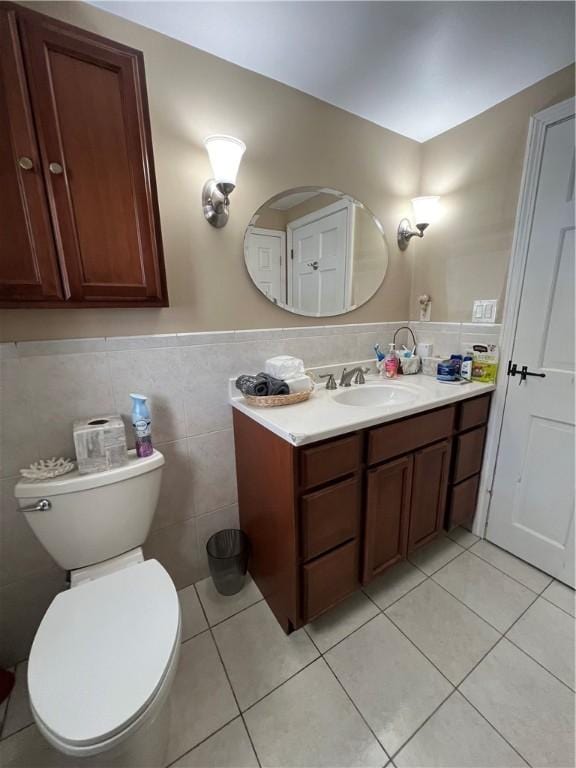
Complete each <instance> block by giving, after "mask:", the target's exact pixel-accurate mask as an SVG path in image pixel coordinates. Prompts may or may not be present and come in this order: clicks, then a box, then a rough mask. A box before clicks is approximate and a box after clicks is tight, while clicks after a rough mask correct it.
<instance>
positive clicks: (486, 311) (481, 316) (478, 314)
mask: <svg viewBox="0 0 576 768" xmlns="http://www.w3.org/2000/svg"><path fill="white" fill-rule="evenodd" d="M497 305H498V301H497V300H496V299H478V300H477V301H475V302H474V306H473V308H472V322H473V323H495V322H496V308H497Z"/></svg>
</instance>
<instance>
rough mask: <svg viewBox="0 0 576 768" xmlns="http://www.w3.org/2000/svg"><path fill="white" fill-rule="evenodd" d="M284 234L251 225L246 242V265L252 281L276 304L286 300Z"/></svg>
mask: <svg viewBox="0 0 576 768" xmlns="http://www.w3.org/2000/svg"><path fill="white" fill-rule="evenodd" d="M285 259H286V235H285V234H284V232H280V231H276V230H274V229H263V228H258V227H251V228H250V231H249V233H248V238H247V242H246V266H247V267H248V272H249V273H250V277H251V278H252V280H253V281H254V283H255V284H256V285H257V286H258V288H259V289H260V290H261V291H262V293H263V294H265V295H266V296H268V298H269V299H271V300H272V301H274V302H276V303H277V304H284V303H285V302H286V278H285V263H286V262H285Z"/></svg>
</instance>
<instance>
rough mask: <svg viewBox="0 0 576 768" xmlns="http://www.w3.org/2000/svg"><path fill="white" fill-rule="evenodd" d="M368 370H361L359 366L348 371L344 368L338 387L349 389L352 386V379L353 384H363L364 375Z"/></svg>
mask: <svg viewBox="0 0 576 768" xmlns="http://www.w3.org/2000/svg"><path fill="white" fill-rule="evenodd" d="M369 370H370V369H369V368H362V367H361V366H357V367H356V368H351V369H350V370H348V369H347V368H344V370H343V371H342V374H341V376H340V386H341V387H349V386H350V385H351V384H352V379H354V383H355V384H365V383H366V379H365V378H364V374H365V373H368V371H369Z"/></svg>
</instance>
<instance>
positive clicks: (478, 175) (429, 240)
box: [409, 67, 574, 321]
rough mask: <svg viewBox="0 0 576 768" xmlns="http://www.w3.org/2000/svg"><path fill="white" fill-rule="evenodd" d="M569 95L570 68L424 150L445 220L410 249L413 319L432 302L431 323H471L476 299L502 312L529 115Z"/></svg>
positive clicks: (426, 179)
mask: <svg viewBox="0 0 576 768" xmlns="http://www.w3.org/2000/svg"><path fill="white" fill-rule="evenodd" d="M573 95H574V67H567V68H566V69H563V70H561V71H560V72H557V73H556V74H554V75H552V76H550V77H548V78H546V79H545V80H541V81H540V82H539V83H536V84H535V85H533V86H531V87H530V88H527V89H526V90H524V91H521V92H520V93H518V94H516V95H515V96H512V98H510V99H507V100H506V101H503V102H502V103H500V104H498V105H497V106H495V107H493V108H492V109H489V110H488V111H486V112H484V113H483V114H481V115H479V116H478V117H475V118H474V119H472V120H469V121H468V122H466V123H463V124H462V125H459V126H457V127H456V128H453V129H452V130H450V131H446V133H443V134H441V135H440V136H437V137H436V138H434V139H431V140H430V141H427V142H426V143H425V144H423V145H422V180H421V193H422V194H423V195H442V200H441V206H442V216H441V218H440V220H439V221H438V222H436V223H435V224H434V225H433V226H431V227H430V229H429V230H428V231H427V232H426V234H425V236H424V239H423V240H421V241H417V242H414V241H413V243H412V244H411V245H410V249H409V250H413V253H414V279H413V283H412V298H411V304H410V311H411V317H412V318H417V317H418V304H417V298H418V296H420V295H421V294H422V293H428V294H430V296H431V297H432V320H439V321H469V320H470V318H471V313H472V302H473V300H474V299H499V314H501V311H502V304H503V300H504V290H505V283H506V270H507V267H508V260H509V256H510V249H511V245H512V235H513V231H514V220H515V216H516V204H517V201H518V193H519V187H520V179H521V176H522V165H523V160H524V149H525V145H526V136H527V132H528V122H529V119H530V115H533V114H534V113H535V112H538V111H540V110H542V109H545V108H546V107H549V106H551V105H552V104H556V103H557V102H559V101H563V100H564V99H567V98H569V97H570V96H573Z"/></svg>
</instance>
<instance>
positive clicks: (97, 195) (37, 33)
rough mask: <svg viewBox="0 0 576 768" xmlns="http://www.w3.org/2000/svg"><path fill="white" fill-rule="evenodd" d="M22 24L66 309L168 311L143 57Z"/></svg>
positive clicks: (47, 22) (72, 33)
mask: <svg viewBox="0 0 576 768" xmlns="http://www.w3.org/2000/svg"><path fill="white" fill-rule="evenodd" d="M19 15H20V19H19V26H20V34H21V39H22V45H23V50H24V61H25V64H26V71H27V76H28V83H29V87H30V92H31V98H32V104H33V111H34V117H35V121H36V126H37V131H38V139H39V145H40V154H41V160H42V168H43V173H44V179H45V183H46V187H47V194H48V199H49V202H50V208H51V214H52V224H53V227H54V232H55V238H56V243H57V246H58V249H59V255H60V259H61V262H62V264H63V269H64V280H65V285H66V291H67V296H66V306H135V305H136V306H163V305H165V304H166V288H165V277H164V266H163V259H162V245H161V240H160V229H159V215H158V206H157V200H156V189H155V181H154V168H153V162H152V145H151V137H150V126H149V119H148V105H147V97H146V87H145V81H144V62H143V56H142V53H141V52H140V51H136V50H133V49H131V48H127V47H126V46H123V45H120V44H119V43H116V42H113V41H111V40H107V39H105V38H102V37H99V36H97V35H92V34H90V33H89V32H85V31H83V30H81V29H78V28H75V27H71V26H69V25H67V24H63V23H61V22H58V21H56V20H53V19H50V18H48V17H46V16H43V15H40V14H32V13H29V12H25V11H22V12H21V14H20V12H19Z"/></svg>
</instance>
